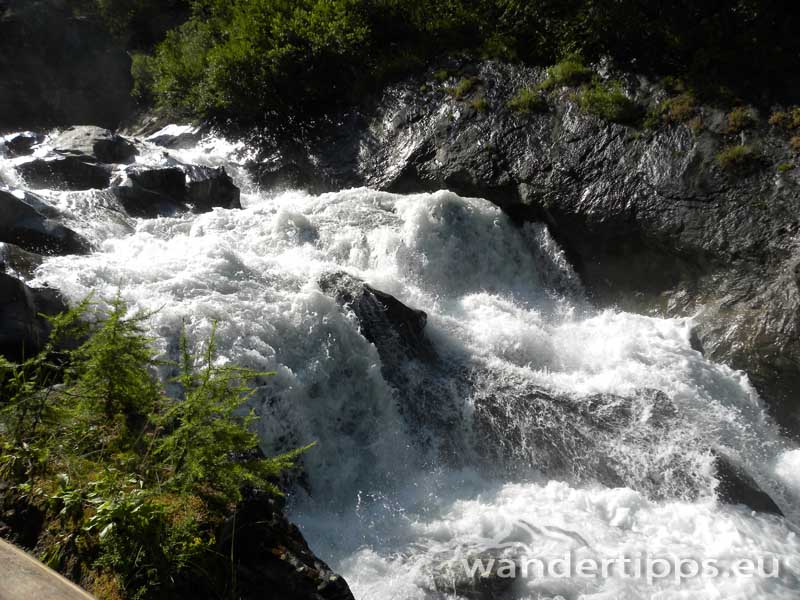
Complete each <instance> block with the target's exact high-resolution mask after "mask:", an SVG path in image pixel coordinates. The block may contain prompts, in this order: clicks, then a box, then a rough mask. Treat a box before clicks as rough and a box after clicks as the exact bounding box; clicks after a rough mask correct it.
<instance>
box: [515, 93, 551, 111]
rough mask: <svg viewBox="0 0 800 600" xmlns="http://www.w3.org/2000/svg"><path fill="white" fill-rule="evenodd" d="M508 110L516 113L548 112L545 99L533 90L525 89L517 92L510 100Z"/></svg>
mask: <svg viewBox="0 0 800 600" xmlns="http://www.w3.org/2000/svg"><path fill="white" fill-rule="evenodd" d="M508 108H510V109H511V110H513V111H514V112H518V113H523V114H527V113H544V112H547V110H548V105H547V99H546V98H545V97H544V96H543V95H542V94H541V93H540V92H539V91H538V90H537V89H535V88H531V87H525V88H522V89H521V90H519V91H518V92H517V93H516V94H515V95H514V97H513V98H511V100H509V101H508Z"/></svg>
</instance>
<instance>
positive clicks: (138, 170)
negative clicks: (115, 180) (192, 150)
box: [111, 166, 187, 218]
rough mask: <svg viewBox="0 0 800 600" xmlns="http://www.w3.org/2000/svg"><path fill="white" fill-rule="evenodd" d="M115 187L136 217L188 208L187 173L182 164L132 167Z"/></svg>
mask: <svg viewBox="0 0 800 600" xmlns="http://www.w3.org/2000/svg"><path fill="white" fill-rule="evenodd" d="M111 189H112V191H113V192H114V195H115V196H116V197H117V199H118V200H119V202H120V204H122V207H123V208H124V209H125V211H126V212H127V213H128V214H129V215H131V216H132V217H137V218H155V217H166V216H171V215H174V214H175V213H177V212H180V211H181V210H186V208H187V207H186V204H185V198H186V175H185V174H184V172H183V171H182V170H181V169H180V168H178V167H163V168H149V167H139V166H134V167H129V168H128V169H126V171H125V179H124V180H123V181H122V182H121V183H119V184H118V185H114V186H113V187H112V188H111Z"/></svg>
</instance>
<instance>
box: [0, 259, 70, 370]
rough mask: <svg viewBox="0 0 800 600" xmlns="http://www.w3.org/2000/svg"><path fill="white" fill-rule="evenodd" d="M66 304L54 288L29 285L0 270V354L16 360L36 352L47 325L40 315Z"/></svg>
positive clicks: (45, 334)
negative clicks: (31, 286)
mask: <svg viewBox="0 0 800 600" xmlns="http://www.w3.org/2000/svg"><path fill="white" fill-rule="evenodd" d="M66 308H67V307H66V304H65V303H64V301H63V300H62V299H61V296H60V294H59V293H58V292H57V291H56V290H53V289H50V288H30V287H28V286H27V285H25V284H24V283H23V282H22V281H20V280H19V279H17V278H15V277H12V276H10V275H7V274H5V273H0V355H3V356H5V357H6V358H7V359H9V360H12V361H20V360H23V359H24V358H27V357H30V356H32V355H34V354H36V353H38V352H39V350H41V349H42V347H43V346H44V344H45V343H46V342H47V339H48V336H49V335H50V329H51V327H50V323H49V322H48V321H47V319H45V318H44V317H42V316H40V315H41V314H46V315H55V314H58V313H59V312H62V311H64V310H66Z"/></svg>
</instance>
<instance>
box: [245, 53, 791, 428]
mask: <svg viewBox="0 0 800 600" xmlns="http://www.w3.org/2000/svg"><path fill="white" fill-rule="evenodd" d="M444 66H445V67H446V68H447V69H449V70H450V73H451V75H450V78H449V79H448V80H446V81H444V82H441V81H438V80H437V79H436V78H434V77H433V73H434V71H433V70H431V71H430V72H428V73H427V74H425V75H424V76H421V77H417V78H413V79H410V80H407V81H405V82H404V83H402V84H399V85H396V86H393V87H390V88H388V89H387V90H385V91H384V93H383V94H382V96H381V97H380V98H379V99H378V100H376V101H375V103H374V104H373V105H371V106H370V107H368V108H365V109H363V110H362V111H361V112H358V111H355V112H350V113H348V114H344V115H338V116H336V117H335V118H332V122H335V123H336V127H333V128H331V130H330V131H327V132H325V133H321V134H319V136H318V137H317V138H316V139H315V140H314V141H311V142H309V141H307V140H304V141H303V142H302V143H290V142H286V143H277V144H276V143H270V144H267V145H266V146H265V147H266V148H267V150H266V151H265V152H264V153H263V156H262V157H261V159H260V160H259V161H258V162H257V163H256V164H254V165H253V173H254V175H255V176H256V177H260V178H261V181H262V182H265V183H268V184H276V185H280V184H282V183H283V182H288V184H289V185H300V186H305V187H308V188H310V189H314V190H316V189H330V188H344V187H351V186H355V185H369V186H372V187H375V188H378V189H384V190H389V191H396V192H415V191H430V190H436V189H440V188H447V189H450V190H452V191H455V192H457V193H459V194H462V195H468V196H479V197H483V198H486V199H488V200H490V201H492V202H494V203H496V204H497V205H498V206H500V207H501V208H503V209H504V210H505V211H506V212H507V213H509V214H510V215H512V216H513V217H515V218H517V219H519V220H541V221H545V222H546V223H547V224H548V225H549V227H550V229H551V232H552V233H553V235H554V236H555V237H556V239H557V240H558V241H559V242H560V244H561V245H562V246H563V247H564V248H565V250H566V251H567V253H568V255H569V257H570V259H571V261H572V263H573V264H574V266H575V268H576V270H577V271H578V272H579V274H580V276H581V278H582V280H583V283H584V285H585V288H586V289H587V291H588V292H589V294H590V295H591V297H592V299H593V301H594V302H595V303H596V304H597V305H599V306H618V307H621V308H623V309H626V310H630V311H634V312H642V313H646V314H658V315H663V316H682V317H688V316H693V315H697V318H696V321H695V322H696V324H697V330H696V336H695V341H696V344H695V346H696V348H698V349H702V350H703V351H704V352H705V353H706V354H707V355H708V356H709V357H710V358H712V359H713V360H716V361H719V362H724V363H727V364H729V365H731V366H733V367H735V368H738V369H743V370H745V371H746V372H747V373H748V374H749V376H750V378H751V381H752V382H753V383H754V384H755V386H756V388H757V389H758V390H759V392H760V393H761V395H762V397H763V398H764V400H765V401H766V403H767V404H768V406H769V407H770V410H771V411H772V414H773V415H774V416H775V417H776V418H777V419H778V421H779V422H780V423H781V424H782V425H783V426H784V427H785V428H786V429H787V430H788V431H790V432H793V433H794V434H797V435H800V404H799V402H800V400H798V398H800V397H798V395H797V393H796V390H797V389H800V220H798V217H797V215H798V214H800V186H799V185H798V182H799V178H800V168H798V166H797V163H796V159H795V158H793V154H792V151H791V149H790V148H789V145H788V136H787V135H786V134H785V133H784V132H779V131H778V130H777V129H775V128H771V126H770V125H768V124H767V122H766V117H767V116H768V115H758V114H757V111H754V112H753V115H754V120H753V121H752V122H750V123H748V125H747V127H745V128H744V129H742V130H741V131H739V132H736V133H732V132H731V130H730V128H729V125H728V121H727V118H726V114H725V113H724V111H722V110H718V109H715V108H710V107H707V106H706V107H703V106H697V107H694V108H693V111H695V112H694V113H693V114H694V116H695V117H696V118H694V119H693V120H692V121H691V122H690V123H689V124H680V123H666V122H663V121H662V122H661V123H660V124H659V125H658V126H657V127H655V128H649V129H648V128H644V127H642V126H625V125H620V124H616V123H611V122H608V121H605V120H603V119H601V118H599V117H597V116H594V115H591V114H587V113H585V112H583V111H582V110H581V109H580V107H579V105H578V103H577V102H576V101H575V99H574V98H575V90H574V89H569V88H562V89H556V90H554V91H553V92H551V93H550V95H549V96H548V98H547V102H548V106H547V108H546V110H544V111H541V112H529V113H528V112H526V113H523V112H516V111H514V110H512V109H510V108H509V107H508V103H509V101H510V99H511V98H512V97H513V96H514V95H515V94H516V93H517V92H518V91H519V90H520V89H522V88H524V87H529V86H535V85H536V84H538V83H539V82H541V81H542V79H543V78H544V72H543V70H541V69H535V68H524V67H518V66H511V65H503V64H497V63H493V62H485V63H481V64H477V65H475V64H467V63H460V62H458V61H454V62H452V63H449V64H447V65H444ZM599 71H600V72H601V74H602V76H604V77H613V78H615V79H618V80H620V81H622V83H623V87H624V89H625V91H626V93H627V94H628V95H629V96H630V97H631V98H633V99H635V101H636V102H638V103H639V105H640V106H642V107H643V108H646V107H648V106H650V107H651V106H654V104H655V103H656V101H658V100H660V99H663V98H664V96H665V92H664V91H663V90H661V89H659V88H657V87H655V86H653V85H651V84H649V83H648V82H647V81H646V80H644V79H642V78H637V77H633V76H630V75H627V74H625V73H611V72H610V71H609V69H608V67H606V66H601V67H600V68H599ZM467 77H470V78H475V81H476V82H477V83H476V84H475V85H474V86H473V87H472V91H471V92H469V93H468V94H466V95H463V96H462V97H456V95H455V94H453V93H451V92H450V90H451V89H452V88H453V87H454V86H455V85H456V84H457V83H458V81H459V80H460V79H462V78H467ZM478 100H481V102H477V101H478ZM690 125H691V126H690ZM273 141H274V140H273ZM737 144H747V145H751V146H753V147H755V148H756V154H758V155H760V158H759V160H757V161H755V162H754V163H753V168H752V169H734V170H726V169H724V168H722V167H721V165H720V163H719V161H718V159H717V155H718V153H719V152H720V150H721V149H723V148H724V147H726V146H731V145H737ZM778 165H781V169H780V170H779V169H777V167H778Z"/></svg>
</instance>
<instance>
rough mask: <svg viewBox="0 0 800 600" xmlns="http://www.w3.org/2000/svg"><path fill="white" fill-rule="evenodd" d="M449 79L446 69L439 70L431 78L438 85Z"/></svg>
mask: <svg viewBox="0 0 800 600" xmlns="http://www.w3.org/2000/svg"><path fill="white" fill-rule="evenodd" d="M449 77H450V73H449V72H448V71H447V69H439V70H438V71H436V72H435V73H434V74H433V78H434V79H435V80H436V81H438V82H439V83H444V82H445V81H447V80H448V78H449Z"/></svg>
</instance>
